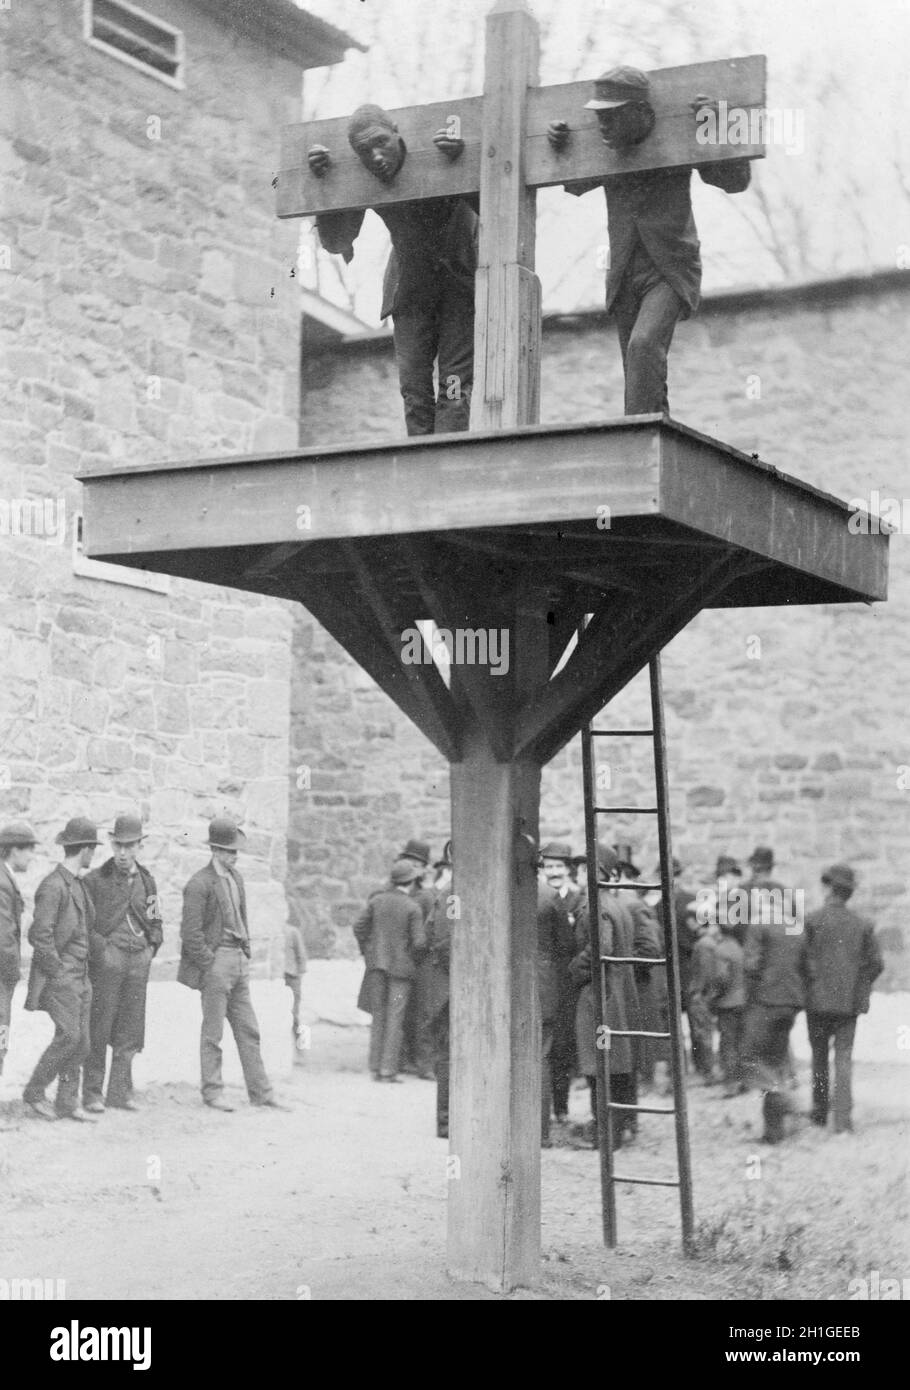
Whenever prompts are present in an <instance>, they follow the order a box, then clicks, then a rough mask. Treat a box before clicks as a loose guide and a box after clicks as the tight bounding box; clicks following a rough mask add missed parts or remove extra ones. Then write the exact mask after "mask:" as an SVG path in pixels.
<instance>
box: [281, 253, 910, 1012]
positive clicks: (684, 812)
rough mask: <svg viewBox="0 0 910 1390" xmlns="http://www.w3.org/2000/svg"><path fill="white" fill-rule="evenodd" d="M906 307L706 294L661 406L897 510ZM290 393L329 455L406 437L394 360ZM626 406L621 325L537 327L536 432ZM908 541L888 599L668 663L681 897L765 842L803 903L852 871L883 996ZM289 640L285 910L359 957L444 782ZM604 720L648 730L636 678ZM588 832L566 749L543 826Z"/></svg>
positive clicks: (713, 643) (907, 491)
mask: <svg viewBox="0 0 910 1390" xmlns="http://www.w3.org/2000/svg"><path fill="white" fill-rule="evenodd" d="M908 307H910V280H908V279H907V277H906V276H904V277H901V276H898V275H889V274H885V275H882V276H877V277H873V278H870V279H869V280H868V281H859V282H846V281H845V282H840V283H839V282H833V283H831V284H828V285H820V286H816V287H804V288H803V289H801V290H790V291H785V292H775V293H768V294H756V295H744V296H739V297H736V296H726V297H724V298H722V299H716V300H713V301H711V300H709V301H707V302H706V303H705V304H704V306H703V308H702V311H701V313H700V314H699V316H698V317H697V318H696V319H694V320H692V321H690V322H688V323H685V324H682V325H681V326H680V327H679V329H678V330H677V337H676V342H675V345H674V352H673V358H672V364H671V405H672V413H673V414H674V416H675V417H676V418H678V419H679V420H681V421H684V422H685V423H687V424H690V425H693V426H694V427H696V428H698V429H701V430H704V431H705V432H706V433H708V434H711V435H714V436H716V437H718V438H721V439H723V440H725V441H727V442H728V443H730V444H732V445H735V446H737V447H738V448H740V449H742V450H744V451H746V452H748V453H756V454H759V455H760V457H761V458H762V459H763V460H765V461H767V462H769V463H772V464H774V465H775V466H777V467H779V468H781V469H782V470H784V471H786V472H790V473H793V474H795V475H796V477H798V478H800V479H802V480H804V481H806V482H808V483H812V484H814V485H815V486H817V487H820V488H823V489H825V490H826V491H829V492H832V493H834V494H836V495H838V496H841V497H843V498H845V499H850V498H853V497H857V496H868V495H869V493H870V492H871V490H872V489H877V490H878V491H879V493H880V495H881V496H882V497H888V496H890V497H893V498H898V499H900V498H903V497H905V496H907V497H910V468H908V453H907V444H908V411H907V401H908V399H910V360H908V356H907V350H906V324H907V313H908ZM302 380H303V390H302V396H301V406H302V417H301V439H302V442H303V443H305V444H312V443H319V442H323V441H326V442H327V441H331V442H333V443H337V442H338V439H339V431H340V428H341V426H342V424H343V429H344V436H345V438H350V439H352V440H353V439H361V440H364V439H373V440H375V439H381V438H393V437H394V436H396V435H397V434H400V432H401V429H402V426H401V411H400V400H399V397H398V392H397V381H396V377H395V370H394V362H393V359H392V356H391V352H390V346H389V345H388V344H387V343H374V344H366V345H364V346H361V347H358V346H357V345H354V344H351V345H340V346H339V347H338V348H337V349H336V350H335V352H334V353H329V352H327V351H326V350H325V349H324V348H323V349H321V351H320V354H319V357H318V359H316V358H313V359H310V358H308V357H307V356H306V355H304V363H303V374H302ZM621 401H622V389H621V371H620V363H619V355H618V349H617V347H616V344H615V338H614V331H613V330H611V329H610V328H609V327H608V326H607V325H606V323H605V321H604V320H603V318H602V316H600V315H596V314H591V315H579V316H577V317H576V318H574V319H571V320H566V319H563V320H558V321H554V322H550V323H548V324H547V325H545V336H544V352H543V384H542V408H541V419H542V421H543V422H545V423H546V422H556V421H567V422H579V421H583V420H585V419H596V418H608V417H610V416H613V415H617V414H620V413H621ZM693 486H697V479H693ZM906 513H907V514H908V517H910V501H908V503H907V507H906ZM907 544H908V541H907V536H906V534H903V535H902V534H898V535H895V536H894V537H893V539H892V542H891V582H890V599H889V602H888V603H887V604H882V605H878V606H876V607H875V608H867V607H865V606H863V605H847V606H834V605H832V606H817V607H807V608H799V609H796V610H793V611H785V610H781V609H762V608H756V609H736V610H728V611H717V612H704V613H702V614H701V615H700V616H699V617H698V618H697V619H696V621H695V622H694V623H692V624H691V625H690V627H689V628H687V629H686V631H685V632H684V633H682V634H680V636H679V637H678V638H677V639H676V640H675V641H674V642H672V643H671V644H670V646H669V647H668V648H667V650H666V653H665V657H664V689H665V697H666V706H667V724H668V736H669V756H670V778H671V795H672V813H673V834H674V843H675V850H676V852H677V854H678V855H679V857H680V858H681V859H682V860H683V862H684V863H685V864H686V866H687V872H686V875H685V879H686V881H687V882H688V883H690V884H692V885H698V884H699V883H701V882H705V881H707V879H708V877H709V875H710V872H711V869H712V867H713V863H714V859H715V856H716V855H717V854H718V853H720V852H733V853H735V854H738V855H741V856H743V857H745V856H746V855H748V853H749V852H750V850H751V849H752V847H753V846H754V845H755V844H756V843H759V842H760V843H768V844H771V845H772V846H774V848H775V850H776V853H777V859H778V864H779V876H780V877H781V878H782V880H783V881H784V882H785V883H788V884H790V885H792V886H794V887H802V888H803V889H804V890H805V893H806V903H807V906H814V905H815V904H816V903H817V902H818V900H819V895H820V885H819V883H818V875H819V872H820V870H821V868H822V867H823V866H824V865H825V864H826V863H828V862H831V861H832V860H835V859H846V860H849V861H850V862H851V863H853V864H854V865H855V866H856V868H857V869H858V871H859V873H860V875H861V879H862V884H861V888H860V889H859V891H858V892H857V895H856V899H855V903H856V906H857V908H858V910H860V911H867V912H869V913H870V914H871V915H872V916H873V917H874V918H875V920H876V923H877V925H878V927H879V928H880V931H881V933H882V939H883V944H884V945H885V947H886V959H887V961H888V975H887V977H886V983H890V984H891V985H895V984H897V983H899V982H902V983H904V984H905V985H907V984H910V968H908V956H907V953H906V951H905V949H904V947H903V941H902V938H903V932H904V924H905V921H906V918H907V915H908V909H910V836H908V824H907V821H908V797H910V787H908V784H910V775H908V771H907V765H908V764H910V737H908V734H907V727H906V718H905V710H906V681H907V674H908V671H910V562H908V556H907ZM756 639H758V641H756ZM294 645H295V656H294V688H293V696H292V701H293V703H292V731H291V739H292V748H291V756H292V763H293V764H294V765H295V766H296V767H299V766H301V765H305V766H306V767H311V768H312V772H311V774H310V776H309V782H310V785H309V787H308V788H306V787H304V788H302V789H297V790H294V791H292V806H291V819H290V830H289V889H290V895H291V901H292V910H293V912H294V913H295V915H296V916H297V917H298V918H299V920H301V921H302V922H303V923H304V925H305V927H306V930H307V935H308V937H309V939H310V942H311V945H312V946H313V947H314V948H316V949H333V950H339V951H344V950H350V949H351V941H350V933H349V931H348V930H347V928H348V926H349V923H350V921H351V919H352V916H353V913H354V911H355V910H356V908H357V906H358V904H359V900H360V899H361V898H362V896H363V894H364V892H365V891H366V890H367V889H368V888H369V887H370V886H371V885H372V884H373V883H374V882H375V880H376V878H377V875H381V874H382V873H384V872H385V869H386V866H387V862H388V858H389V855H390V853H391V852H392V851H393V850H394V849H395V847H396V845H397V842H398V841H399V840H401V839H402V837H403V836H405V835H410V834H414V833H420V834H423V835H425V836H427V837H432V838H433V840H434V841H435V845H436V846H437V847H438V846H439V845H440V844H441V842H442V840H443V839H444V838H445V837H446V836H447V835H448V816H449V808H448V784H447V775H446V769H445V766H444V765H443V763H442V762H441V760H440V758H439V755H438V754H437V753H436V751H435V750H434V749H433V748H432V747H431V746H430V744H429V743H428V742H427V741H426V740H425V739H424V738H423V737H422V735H420V734H418V733H417V732H416V730H414V729H413V728H412V727H411V726H410V725H409V724H408V722H407V720H406V719H405V718H404V716H403V715H401V714H399V713H398V711H397V710H396V708H395V707H394V706H393V705H392V703H391V701H389V700H388V699H387V698H386V697H385V696H384V695H383V694H382V693H381V692H379V691H378V690H377V689H376V687H375V686H373V685H372V683H371V682H370V681H369V679H368V678H367V677H365V676H364V675H363V674H362V673H360V672H359V671H358V670H357V669H356V667H355V666H354V664H353V662H351V661H350V660H349V658H347V657H346V656H345V654H344V653H343V652H342V651H341V649H340V648H339V647H338V646H337V645H336V644H335V643H334V642H333V641H332V640H331V639H330V638H328V637H327V636H326V635H325V634H324V633H322V632H321V630H320V629H318V628H317V627H316V625H315V624H314V623H313V622H312V621H311V620H310V619H309V617H308V615H306V614H305V613H303V612H302V611H301V612H299V613H298V615H297V617H296V619H295V635H294ZM610 714H611V718H612V717H613V716H614V715H615V723H616V726H617V727H620V726H622V724H623V723H624V722H625V721H627V720H632V721H635V720H638V721H644V720H645V718H646V715H647V683H646V680H644V679H643V678H639V679H638V681H636V682H635V683H633V685H632V686H631V687H629V689H628V690H627V691H626V692H623V694H622V695H621V696H620V697H619V699H618V700H617V701H616V702H615V703H614V705H613V706H612V708H611V712H610ZM604 722H609V721H607V720H605V721H604ZM630 743H632V741H631V740H628V741H627V744H626V745H622V744H619V743H617V744H615V745H612V749H611V756H610V757H609V762H610V780H611V782H612V786H613V791H614V792H616V793H618V795H617V798H616V799H617V800H618V801H620V802H622V801H623V800H624V799H625V798H626V797H627V796H628V797H629V798H630V799H634V796H635V794H636V793H641V792H642V791H644V790H645V789H646V788H647V786H648V785H649V776H648V772H649V768H648V766H647V765H646V764H645V763H644V761H643V750H642V749H641V744H640V742H639V743H638V744H637V745H636V747H629V746H627V745H628V744H630ZM605 760H606V759H605ZM292 786H293V784H292ZM905 788H907V789H905ZM582 826H583V821H582V808H581V768H580V750H579V741H578V740H575V741H574V742H573V743H572V744H571V745H570V746H569V747H568V748H567V749H565V750H564V751H563V752H562V753H561V754H560V755H559V757H558V758H556V759H555V760H554V762H553V763H552V764H551V765H550V766H548V767H547V768H546V769H545V770H544V776H543V802H542V809H541V828H542V834H543V835H544V836H545V837H547V838H549V837H551V836H552V837H559V838H564V837H569V838H571V839H572V840H573V841H574V842H575V843H576V844H578V845H581V843H582V834H583V832H582ZM611 829H612V832H613V833H612V834H609V833H607V832H609V831H610V830H611ZM604 832H605V838H608V839H613V838H616V839H622V840H628V841H631V842H632V843H633V844H634V845H636V847H637V848H638V851H639V856H640V858H641V860H642V863H643V864H644V866H645V868H646V869H647V870H650V869H651V867H652V866H653V863H654V861H655V856H656V845H655V843H654V841H653V839H651V838H649V834H648V832H643V831H642V828H641V825H640V824H633V823H632V822H629V823H627V824H625V825H623V824H622V823H620V824H617V825H615V826H613V827H607V826H605V827H604Z"/></svg>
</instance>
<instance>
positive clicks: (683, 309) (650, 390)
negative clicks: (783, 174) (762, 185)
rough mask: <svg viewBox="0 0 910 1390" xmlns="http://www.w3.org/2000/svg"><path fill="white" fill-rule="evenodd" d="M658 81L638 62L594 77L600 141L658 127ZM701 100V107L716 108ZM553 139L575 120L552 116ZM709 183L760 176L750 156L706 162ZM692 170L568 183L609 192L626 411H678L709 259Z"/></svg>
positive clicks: (612, 294) (740, 184) (622, 142)
mask: <svg viewBox="0 0 910 1390" xmlns="http://www.w3.org/2000/svg"><path fill="white" fill-rule="evenodd" d="M650 95H651V87H650V83H649V81H648V78H647V77H646V75H645V74H644V73H643V72H641V71H639V69H638V68H632V67H616V68H610V70H609V71H608V72H605V73H604V74H603V75H602V76H601V77H599V78H598V79H597V81H596V82H595V83H594V96H593V97H592V99H591V100H590V101H589V102H587V103H586V109H587V110H590V111H594V112H595V114H596V116H597V123H598V125H599V127H600V134H601V139H602V140H603V142H604V144H605V145H607V146H608V147H609V148H610V149H613V150H617V151H618V152H619V153H620V154H622V153H628V152H629V151H631V150H633V149H634V148H635V146H636V145H640V144H642V143H643V142H644V141H645V140H647V138H648V136H649V135H650V134H651V131H652V130H653V128H654V121H655V115H654V108H653V107H652V106H651V103H650V100H649V98H650ZM710 104H711V103H710V98H708V97H703V96H697V97H696V98H695V100H694V102H693V103H692V105H693V109H697V108H698V107H700V106H707V105H710ZM547 137H548V139H549V141H550V144H551V145H552V147H553V148H554V149H556V150H560V149H564V148H565V146H566V145H567V144H568V141H569V139H570V138H571V131H570V129H569V126H568V123H567V122H566V121H564V120H557V121H553V122H551V124H550V126H549V127H548V129H547ZM698 172H699V174H700V175H701V177H702V179H703V180H704V182H705V183H709V184H713V185H714V187H716V188H721V189H723V190H724V191H725V192H726V193H740V192H742V191H743V189H745V188H747V187H748V186H749V180H750V177H751V174H750V169H749V161H748V160H746V159H733V160H724V161H722V162H718V163H715V164H701V165H699V166H698ZM691 180H692V171H691V169H690V168H686V167H676V168H668V169H641V170H635V171H630V172H629V173H621V174H611V175H609V176H607V177H604V178H602V179H585V180H578V181H575V182H573V183H569V184H566V185H565V188H566V192H567V193H572V194H574V195H575V196H579V195H581V194H583V193H587V192H589V191H590V190H591V189H592V188H603V189H604V192H605V194H606V199H607V221H608V227H609V235H610V266H609V272H608V275H607V313H608V314H611V315H613V316H614V317H615V319H616V324H617V328H618V329H619V347H620V352H621V353H622V363H623V371H624V373H625V379H626V393H625V407H624V412H625V414H626V415H643V414H648V413H651V412H661V411H662V412H664V413H667V412H668V411H669V408H670V407H669V400H668V396H667V354H668V352H669V349H670V343H671V341H672V338H673V332H674V329H675V328H676V324H677V322H678V320H679V319H687V318H689V317H690V315H692V314H694V313H695V311H696V309H697V308H698V302H699V296H700V291H701V257H700V254H699V242H698V233H697V232H696V230H695V220H694V218H693V216H692V197H691V192H690V187H689V186H690V183H691Z"/></svg>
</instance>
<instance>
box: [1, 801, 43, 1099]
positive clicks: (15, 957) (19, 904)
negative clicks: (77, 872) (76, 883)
mask: <svg viewBox="0 0 910 1390" xmlns="http://www.w3.org/2000/svg"><path fill="white" fill-rule="evenodd" d="M36 844H37V840H36V839H35V832H34V830H33V829H32V827H31V826H30V825H28V824H27V823H26V822H25V821H24V820H19V821H13V822H12V823H11V824H10V825H5V826H4V827H3V829H2V830H0V1076H2V1074H3V1059H4V1057H5V1056H6V1054H7V1052H8V1051H9V1025H10V1015H11V1010H12V1003H13V991H14V990H15V988H16V985H17V984H18V983H19V973H20V972H19V952H20V946H21V939H22V931H21V929H22V910H23V907H24V906H25V904H24V903H23V901H22V894H21V893H20V892H19V886H18V884H17V883H16V880H15V878H14V877H13V875H14V874H23V873H25V870H26V869H27V868H28V866H29V861H30V860H31V857H32V855H33V853H34V850H35V845H36Z"/></svg>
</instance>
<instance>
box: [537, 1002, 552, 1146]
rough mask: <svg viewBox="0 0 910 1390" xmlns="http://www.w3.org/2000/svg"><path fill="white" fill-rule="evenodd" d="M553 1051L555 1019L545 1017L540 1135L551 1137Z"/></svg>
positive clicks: (541, 1068)
mask: <svg viewBox="0 0 910 1390" xmlns="http://www.w3.org/2000/svg"><path fill="white" fill-rule="evenodd" d="M552 1052H553V1020H552V1019H551V1018H545V1019H544V1020H543V1022H542V1023H541V1025H540V1137H541V1139H549V1137H550V1091H551V1088H552V1069H551V1056H552Z"/></svg>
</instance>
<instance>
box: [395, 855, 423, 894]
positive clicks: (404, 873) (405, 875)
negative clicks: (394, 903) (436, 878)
mask: <svg viewBox="0 0 910 1390" xmlns="http://www.w3.org/2000/svg"><path fill="white" fill-rule="evenodd" d="M419 877H420V870H419V869H418V867H417V865H416V864H415V863H414V861H413V859H396V860H395V863H394V864H393V865H392V873H391V879H392V884H393V885H394V887H396V888H403V887H404V885H405V884H406V883H413V882H414V880H415V878H419Z"/></svg>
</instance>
